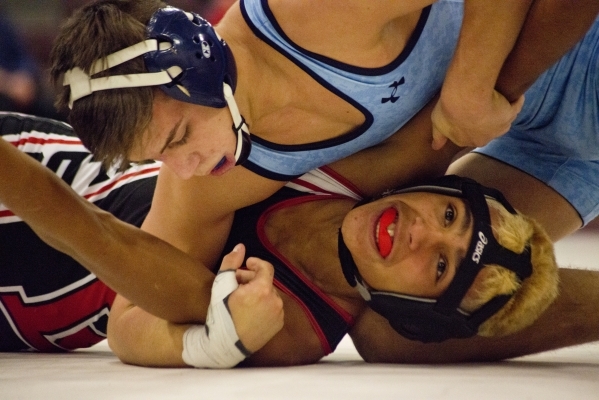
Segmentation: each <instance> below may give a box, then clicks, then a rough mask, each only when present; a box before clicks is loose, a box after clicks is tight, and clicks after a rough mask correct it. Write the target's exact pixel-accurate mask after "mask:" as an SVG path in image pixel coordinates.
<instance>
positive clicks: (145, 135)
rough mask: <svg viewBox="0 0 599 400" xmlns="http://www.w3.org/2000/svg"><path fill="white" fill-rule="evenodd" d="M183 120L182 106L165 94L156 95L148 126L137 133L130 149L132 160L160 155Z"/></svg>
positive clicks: (129, 156) (130, 158)
mask: <svg viewBox="0 0 599 400" xmlns="http://www.w3.org/2000/svg"><path fill="white" fill-rule="evenodd" d="M180 120H181V114H180V108H178V107H176V106H175V101H170V100H169V98H168V97H167V96H165V95H164V94H162V95H156V96H155V97H154V101H153V103H152V116H151V119H150V120H149V121H148V123H147V124H146V126H145V127H144V128H143V129H142V130H141V131H139V132H138V133H137V134H136V140H135V142H134V143H133V146H132V147H131V150H130V151H129V154H128V158H129V160H131V161H141V160H148V159H151V158H156V157H158V156H159V155H160V151H161V149H162V148H163V146H164V144H165V142H166V140H167V138H168V136H169V135H170V133H171V132H172V130H173V129H175V127H176V125H177V123H178V122H179V121H180Z"/></svg>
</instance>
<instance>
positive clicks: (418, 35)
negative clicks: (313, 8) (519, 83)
mask: <svg viewBox="0 0 599 400" xmlns="http://www.w3.org/2000/svg"><path fill="white" fill-rule="evenodd" d="M241 11H242V14H243V16H244V18H245V20H246V22H247V24H248V25H249V27H250V28H251V29H252V31H253V32H254V34H256V36H258V37H259V38H260V39H261V40H263V41H264V42H266V43H268V44H269V45H270V46H271V47H272V48H273V49H275V50H277V51H278V52H280V53H281V54H283V55H284V56H285V57H287V58H288V59H289V60H291V61H292V62H294V63H295V64H296V65H298V66H299V67H300V68H302V69H303V70H304V71H305V72H306V73H307V74H309V75H310V76H312V77H313V78H314V80H316V81H317V82H318V83H319V84H321V85H322V86H324V87H325V88H327V89H329V90H330V91H331V92H333V93H335V94H336V95H337V96H339V97H340V98H342V99H344V100H346V101H347V102H348V103H350V104H352V105H353V106H354V107H355V108H356V109H358V110H360V111H361V112H362V113H363V114H364V117H365V122H364V124H363V125H361V126H359V127H357V128H356V129H354V130H352V131H351V132H348V133H346V134H345V135H343V136H341V137H337V138H334V139H329V140H324V141H320V142H316V143H309V144H303V145H279V144H275V143H271V142H267V141H265V140H262V139H260V138H258V137H256V136H253V137H252V140H253V146H252V151H251V153H250V157H249V160H248V161H247V162H246V163H245V164H244V166H245V167H246V168H248V169H250V170H251V171H253V172H256V173H257V174H260V175H262V176H265V177H267V178H270V179H276V180H289V179H291V178H293V177H297V176H299V175H301V174H303V173H305V172H308V171H309V170H311V169H314V168H317V167H320V166H322V165H325V164H329V163H331V162H333V161H335V160H338V159H341V158H343V157H346V156H348V155H350V154H353V153H355V152H357V151H359V150H361V149H364V148H367V147H370V146H372V145H375V144H377V143H380V142H381V141H383V140H385V139H386V138H388V137H389V136H391V135H392V134H393V133H395V132H396V131H397V130H398V129H399V128H400V127H401V126H402V125H404V124H405V123H406V122H407V121H409V120H410V118H412V117H413V116H414V115H415V114H416V113H417V112H418V111H419V110H420V109H422V107H424V106H425V105H426V104H427V103H428V102H429V100H431V99H432V97H433V96H434V95H435V94H436V93H437V92H438V91H439V89H440V88H441V84H442V82H443V78H444V77H445V72H446V70H447V67H448V65H449V61H450V60H451V56H452V54H453V50H454V48H455V44H456V41H457V37H458V34H459V29H460V26H461V23H462V14H463V2H462V1H461V0H439V1H438V2H436V3H434V4H433V5H432V6H430V7H427V8H425V9H424V10H423V12H422V16H421V18H420V21H419V22H418V25H417V27H416V29H415V31H414V33H413V34H412V37H411V38H410V40H409V42H408V44H407V45H406V47H405V49H404V50H403V51H402V52H401V54H399V55H398V57H397V58H396V59H395V60H394V61H393V62H391V63H390V64H389V65H387V66H384V67H381V68H358V67H354V66H351V65H347V64H343V63H340V62H338V61H335V60H332V59H330V58H327V57H323V56H321V55H318V54H315V53H311V52H309V51H307V50H305V49H303V48H301V47H299V46H297V45H296V44H295V43H293V42H291V41H290V40H289V38H288V37H287V36H286V35H285V33H284V32H283V31H282V30H281V28H280V27H279V25H278V24H277V21H276V20H275V18H274V16H273V14H272V13H271V11H270V9H269V7H268V2H267V0H242V1H241ZM356 23H359V21H356Z"/></svg>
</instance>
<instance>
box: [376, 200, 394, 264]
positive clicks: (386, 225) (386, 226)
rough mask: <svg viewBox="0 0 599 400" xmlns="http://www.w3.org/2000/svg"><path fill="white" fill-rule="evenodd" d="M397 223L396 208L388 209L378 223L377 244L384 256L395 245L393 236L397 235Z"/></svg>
mask: <svg viewBox="0 0 599 400" xmlns="http://www.w3.org/2000/svg"><path fill="white" fill-rule="evenodd" d="M396 224H397V210H396V209H395V208H388V209H386V210H385V211H384V212H383V214H382V215H381V218H379V222H378V223H377V224H376V230H375V235H374V236H375V238H376V245H377V247H378V249H379V253H380V254H381V256H382V257H387V256H388V255H389V254H390V253H391V248H392V247H393V237H394V236H395V226H396Z"/></svg>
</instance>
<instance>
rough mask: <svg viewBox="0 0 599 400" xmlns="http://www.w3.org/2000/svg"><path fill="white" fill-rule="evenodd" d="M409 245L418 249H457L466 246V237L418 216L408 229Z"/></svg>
mask: <svg viewBox="0 0 599 400" xmlns="http://www.w3.org/2000/svg"><path fill="white" fill-rule="evenodd" d="M408 240H409V247H410V249H411V250H414V251H415V250H419V249H423V248H427V247H428V248H430V247H439V246H441V247H443V248H452V249H459V248H462V247H467V245H468V243H465V241H466V239H465V238H463V237H461V236H460V235H459V234H458V233H457V232H455V231H454V230H452V229H445V228H443V227H442V226H440V225H439V224H435V223H431V222H430V221H426V220H425V219H423V218H422V217H420V216H417V217H416V218H414V221H413V223H412V225H411V226H410V230H409V239H408Z"/></svg>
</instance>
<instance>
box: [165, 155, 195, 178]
mask: <svg viewBox="0 0 599 400" xmlns="http://www.w3.org/2000/svg"><path fill="white" fill-rule="evenodd" d="M159 160H160V161H162V163H163V164H165V165H166V166H168V167H169V168H170V169H171V170H172V171H173V172H174V173H175V174H176V175H177V176H178V177H179V178H181V179H183V180H186V179H189V178H191V177H192V176H194V175H196V171H197V169H198V167H199V165H200V161H201V159H200V156H199V155H198V154H196V153H192V154H172V153H169V154H166V153H164V154H163V155H162V156H161V157H160V158H159Z"/></svg>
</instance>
